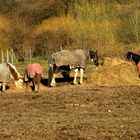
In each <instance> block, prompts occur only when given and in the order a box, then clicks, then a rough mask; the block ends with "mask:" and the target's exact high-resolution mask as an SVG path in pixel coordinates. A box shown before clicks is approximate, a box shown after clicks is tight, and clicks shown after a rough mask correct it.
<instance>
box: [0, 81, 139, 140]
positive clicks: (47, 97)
mask: <svg viewBox="0 0 140 140" xmlns="http://www.w3.org/2000/svg"><path fill="white" fill-rule="evenodd" d="M139 89H140V86H119V87H95V86H94V87H93V86H92V85H88V84H86V85H83V86H80V85H76V86H74V85H70V84H67V83H64V85H63V84H62V83H61V84H59V86H58V87H55V88H47V87H44V86H42V89H41V91H40V92H39V93H32V92H31V90H30V89H28V90H11V89H8V90H7V91H6V93H1V95H0V96H1V97H0V140H20V139H21V140H96V139H97V140H100V139H101V140H103V139H106V140H117V139H119V140H127V139H131V140H137V139H140V125H139V124H140V90H139Z"/></svg>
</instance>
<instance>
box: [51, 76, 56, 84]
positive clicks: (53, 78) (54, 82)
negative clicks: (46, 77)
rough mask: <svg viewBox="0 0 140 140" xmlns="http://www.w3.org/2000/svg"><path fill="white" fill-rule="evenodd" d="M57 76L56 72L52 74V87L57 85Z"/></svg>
mask: <svg viewBox="0 0 140 140" xmlns="http://www.w3.org/2000/svg"><path fill="white" fill-rule="evenodd" d="M55 77H56V74H53V75H52V80H51V84H50V86H52V87H55V86H56V81H55Z"/></svg>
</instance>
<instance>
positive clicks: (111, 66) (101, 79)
mask: <svg viewBox="0 0 140 140" xmlns="http://www.w3.org/2000/svg"><path fill="white" fill-rule="evenodd" d="M89 82H90V83H92V84H93V85H98V86H119V85H140V79H139V78H138V74H137V71H136V66H135V65H134V64H132V63H131V62H126V61H125V60H122V59H120V58H109V57H106V58H105V59H104V62H103V65H102V66H99V67H96V68H93V72H92V73H91V75H90V78H89Z"/></svg>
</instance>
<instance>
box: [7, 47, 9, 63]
mask: <svg viewBox="0 0 140 140" xmlns="http://www.w3.org/2000/svg"><path fill="white" fill-rule="evenodd" d="M7 62H9V51H8V49H7Z"/></svg>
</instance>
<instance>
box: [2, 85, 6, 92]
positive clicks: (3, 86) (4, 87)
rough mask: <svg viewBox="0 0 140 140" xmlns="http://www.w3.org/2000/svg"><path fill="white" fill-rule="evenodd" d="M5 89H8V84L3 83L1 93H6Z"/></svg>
mask: <svg viewBox="0 0 140 140" xmlns="http://www.w3.org/2000/svg"><path fill="white" fill-rule="evenodd" d="M5 89H6V83H2V90H1V91H2V92H3V91H5Z"/></svg>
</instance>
